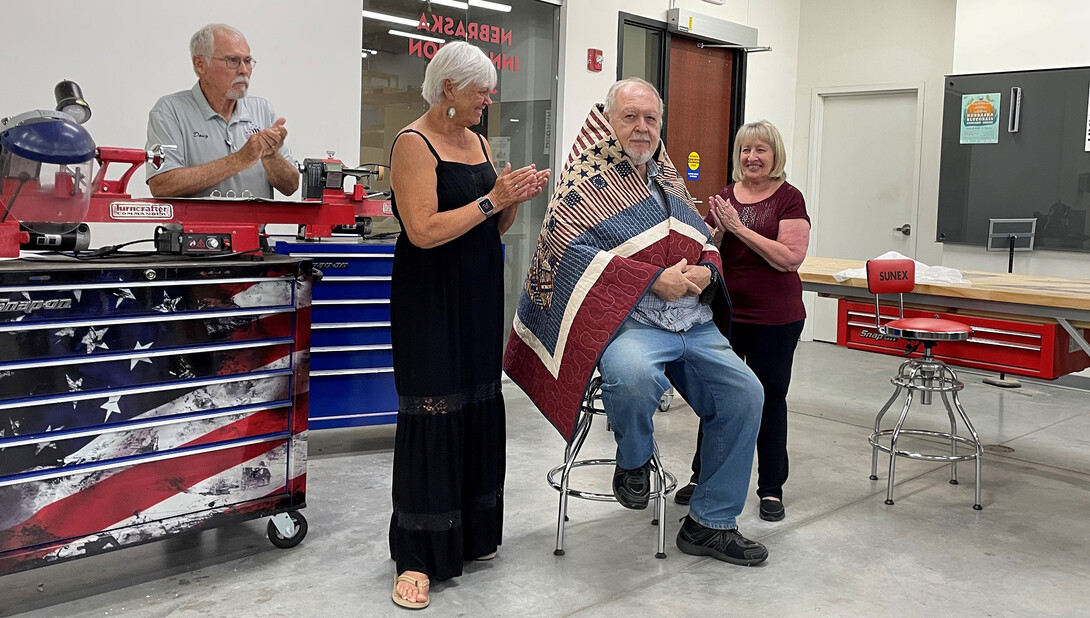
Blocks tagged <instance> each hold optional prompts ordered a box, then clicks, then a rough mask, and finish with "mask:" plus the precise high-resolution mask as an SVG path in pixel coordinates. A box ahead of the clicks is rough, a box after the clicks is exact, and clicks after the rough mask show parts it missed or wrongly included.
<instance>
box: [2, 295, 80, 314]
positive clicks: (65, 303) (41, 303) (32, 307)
mask: <svg viewBox="0 0 1090 618" xmlns="http://www.w3.org/2000/svg"><path fill="white" fill-rule="evenodd" d="M71 308H72V299H71V298H55V299H53V300H9V299H7V298H0V312H4V313H7V312H10V311H22V312H23V313H33V312H35V311H37V310H39V309H71Z"/></svg>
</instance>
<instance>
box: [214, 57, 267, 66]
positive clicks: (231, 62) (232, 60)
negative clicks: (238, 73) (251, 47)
mask: <svg viewBox="0 0 1090 618" xmlns="http://www.w3.org/2000/svg"><path fill="white" fill-rule="evenodd" d="M212 59H213V60H222V61H223V62H224V64H226V65H227V68H228V69H237V68H238V65H240V64H242V63H246V67H247V68H249V69H252V68H254V67H255V66H256V65H257V60H254V59H253V58H251V57H250V56H246V57H245V58H239V57H238V56H224V57H223V58H216V57H215V56H213V57H212Z"/></svg>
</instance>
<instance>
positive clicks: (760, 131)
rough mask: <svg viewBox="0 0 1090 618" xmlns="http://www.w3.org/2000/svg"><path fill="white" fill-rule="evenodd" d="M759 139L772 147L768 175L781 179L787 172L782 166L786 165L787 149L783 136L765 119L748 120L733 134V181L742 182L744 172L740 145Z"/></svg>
mask: <svg viewBox="0 0 1090 618" xmlns="http://www.w3.org/2000/svg"><path fill="white" fill-rule="evenodd" d="M757 141H761V142H764V143H766V144H768V145H769V146H770V147H771V148H772V172H771V173H770V174H769V175H768V176H769V178H771V179H772V180H783V179H785V178H787V174H786V173H785V172H784V171H783V168H784V167H786V166H787V151H786V150H784V147H783V138H782V137H780V132H779V131H778V130H777V129H776V127H775V125H773V124H772V123H771V122H769V121H767V120H758V121H757V122H748V123H746V124H744V125H742V126H741V128H739V129H738V133H737V135H735V136H734V157H733V163H734V170H733V171H732V172H731V178H733V179H734V182H742V181H743V180H744V179H745V177H746V176H745V174H744V173H743V172H742V146H745V145H746V144H752V143H754V142H757Z"/></svg>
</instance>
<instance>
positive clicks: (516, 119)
mask: <svg viewBox="0 0 1090 618" xmlns="http://www.w3.org/2000/svg"><path fill="white" fill-rule="evenodd" d="M507 121H508V122H518V121H519V119H518V118H508V119H507Z"/></svg>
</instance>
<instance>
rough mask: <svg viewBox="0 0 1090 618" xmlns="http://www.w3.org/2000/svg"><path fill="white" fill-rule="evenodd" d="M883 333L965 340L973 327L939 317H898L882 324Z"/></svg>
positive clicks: (930, 338) (922, 337) (920, 338)
mask: <svg viewBox="0 0 1090 618" xmlns="http://www.w3.org/2000/svg"><path fill="white" fill-rule="evenodd" d="M880 330H881V331H882V334H883V335H891V336H893V337H898V338H900V339H913V340H916V341H965V340H967V339H968V338H969V335H971V334H972V332H973V329H972V328H970V327H969V326H967V325H965V324H962V323H961V322H955V321H953V320H942V319H939V318H899V319H896V320H890V321H889V322H886V323H885V324H883V325H882V327H881V329H880Z"/></svg>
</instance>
